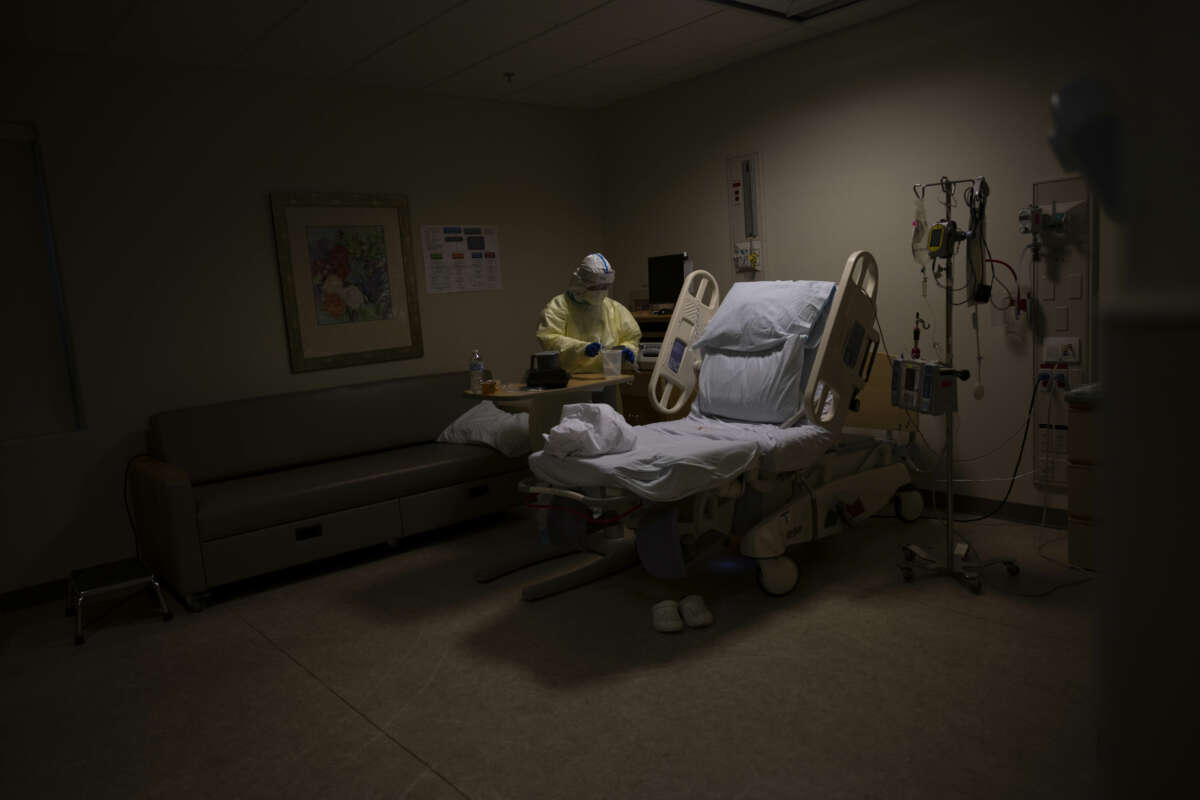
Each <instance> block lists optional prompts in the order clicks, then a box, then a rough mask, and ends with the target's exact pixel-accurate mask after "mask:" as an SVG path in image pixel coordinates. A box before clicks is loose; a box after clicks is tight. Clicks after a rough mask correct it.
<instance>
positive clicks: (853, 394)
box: [792, 250, 879, 435]
mask: <svg viewBox="0 0 1200 800" xmlns="http://www.w3.org/2000/svg"><path fill="white" fill-rule="evenodd" d="M878 294H879V267H878V265H877V264H876V263H875V257H874V256H872V255H871V254H870V253H868V252H867V251H866V250H857V251H855V252H853V253H851V254H850V257H849V258H848V259H846V266H845V268H844V269H843V270H842V279H841V281H840V282H839V283H838V288H837V293H836V294H835V295H834V302H833V308H832V309H830V312H829V315H830V316H829V321H828V323H827V324H826V327H825V335H824V336H822V337H821V344H820V345H819V346H818V347H817V358H816V361H815V363H814V364H813V369H812V373H811V374H810V375H809V378H808V385H807V386H805V387H804V397H803V413H804V415H805V416H806V417H807V418H808V419H809V420H810V421H813V422H817V423H819V424H820V425H823V426H824V427H826V428H828V429H829V430H830V431H832V432H833V433H834V434H835V435H836V434H838V433H840V432H841V429H842V425H843V423H844V422H845V420H846V414H847V413H849V412H850V411H856V410H857V409H858V404H859V399H858V393H859V392H860V391H862V388H863V387H864V386H865V385H866V383H867V379H868V378H869V377H870V375H871V366H872V365H873V364H874V363H875V353H876V352H877V351H878V350H879V333H878V332H877V331H876V330H875V298H876V296H877V295H878ZM792 424H794V421H792Z"/></svg>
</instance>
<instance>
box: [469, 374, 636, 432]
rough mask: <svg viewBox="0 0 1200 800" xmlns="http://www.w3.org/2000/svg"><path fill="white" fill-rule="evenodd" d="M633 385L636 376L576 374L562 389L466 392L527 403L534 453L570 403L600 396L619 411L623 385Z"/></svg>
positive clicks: (508, 401)
mask: <svg viewBox="0 0 1200 800" xmlns="http://www.w3.org/2000/svg"><path fill="white" fill-rule="evenodd" d="M630 383H633V373H630V372H627V373H622V374H621V375H617V376H614V377H611V378H609V377H605V376H604V375H603V374H601V373H598V372H581V373H578V374H577V375H573V376H572V377H571V380H570V381H569V382H568V383H567V385H566V386H564V387H563V388H561V389H530V388H529V387H527V386H523V385H521V386H517V387H516V388H509V389H497V390H496V391H495V392H494V393H492V394H484V393H483V392H476V391H471V390H469V389H468V390H467V391H466V392H463V394H464V395H466V396H467V397H478V398H479V399H481V400H492V401H495V402H499V403H512V404H514V405H515V404H518V403H519V404H528V406H529V447H530V449H531V450H541V449H542V444H543V442H544V440H543V439H542V434H544V433H548V432H549V431H550V429H551V428H553V427H554V426H555V425H557V424H558V423H559V420H561V419H562V407H563V406H564V405H567V404H568V403H588V402H597V401H596V400H595V399H593V397H594V396H595V395H597V394H599V395H600V398H599V402H602V403H608V404H609V405H610V406H612V407H613V408H615V409H617V410H618V411H620V410H621V393H620V386H621V385H622V384H630Z"/></svg>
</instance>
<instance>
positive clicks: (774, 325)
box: [693, 281, 837, 355]
mask: <svg viewBox="0 0 1200 800" xmlns="http://www.w3.org/2000/svg"><path fill="white" fill-rule="evenodd" d="M835 289H837V284H835V283H831V282H829V281H743V282H741V283H735V284H734V285H733V287H732V288H731V289H730V290H729V294H727V295H726V296H725V299H724V300H722V301H721V305H720V306H719V307H718V308H717V313H716V314H713V318H712V320H710V321H709V323H708V326H707V327H706V328H705V329H704V333H702V334H701V335H700V337H699V338H698V339H696V341H695V343H694V344H693V346H694V347H696V348H697V349H699V350H700V351H701V352H703V353H705V354H706V355H707V353H709V352H711V351H713V350H726V351H734V352H739V353H752V352H757V351H762V350H770V349H772V348H776V347H779V346H780V345H782V344H783V343H784V342H785V341H787V339H789V338H790V337H792V336H802V337H808V339H809V340H810V341H811V342H813V343H816V342H818V341H820V337H821V331H822V330H823V329H824V327H825V318H826V317H827V316H828V315H829V308H830V306H832V305H833V293H834V290H835Z"/></svg>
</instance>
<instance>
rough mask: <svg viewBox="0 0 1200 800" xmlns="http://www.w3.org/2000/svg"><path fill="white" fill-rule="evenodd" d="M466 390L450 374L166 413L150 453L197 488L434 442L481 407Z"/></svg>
mask: <svg viewBox="0 0 1200 800" xmlns="http://www.w3.org/2000/svg"><path fill="white" fill-rule="evenodd" d="M466 388H467V376H466V373H465V372H452V373H444V374H440V375H421V376H418V377H412V378H397V379H394V380H387V381H374V382H371V383H360V384H354V385H350V386H338V387H336V388H332V389H317V390H314V391H306V392H293V393H291V394H280V395H270V396H267V397H253V398H250V399H248V400H236V401H233V402H230V403H218V404H215V405H208V406H197V407H195V408H185V409H181V410H178V411H167V412H163V413H161V414H155V415H154V416H153V417H151V418H150V451H151V454H152V455H153V456H154V457H155V458H157V459H159V460H161V461H165V462H167V463H168V464H173V465H175V466H177V467H179V468H180V469H182V470H184V471H185V472H187V473H188V475H189V476H190V477H191V479H192V482H193V483H196V484H200V483H206V482H208V481H216V480H225V479H228V478H234V477H238V476H242V475H253V474H255V473H262V472H270V471H273V470H276V469H279V468H281V467H294V466H301V465H304V464H316V463H319V462H324V461H329V460H331V459H339V458H347V457H350V456H357V455H361V454H363V453H375V452H381V451H384V450H391V449H393V448H396V447H404V446H405V445H411V444H418V443H421V442H432V441H433V440H434V439H436V438H437V435H438V434H439V433H441V431H442V429H443V428H445V427H446V426H447V425H449V424H450V423H451V422H452V421H453V420H454V419H455V418H456V417H458V416H459V415H460V414H462V413H463V412H464V411H466V410H467V409H469V408H470V407H471V406H472V405H474V404H475V403H476V402H478V401H477V400H475V399H472V398H468V397H464V396H463V390H464V389H466Z"/></svg>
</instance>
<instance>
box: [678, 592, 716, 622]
mask: <svg viewBox="0 0 1200 800" xmlns="http://www.w3.org/2000/svg"><path fill="white" fill-rule="evenodd" d="M679 613H680V615H682V616H683V621H684V622H686V623H687V624H688V627H689V628H704V627H707V626H709V625H712V623H713V615H712V612H711V611H709V610H708V606H706V605H704V598H703V597H701V596H700V595H698V594H689V595H688V596H687V597H685V598H683V599H682V600H680V601H679Z"/></svg>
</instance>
